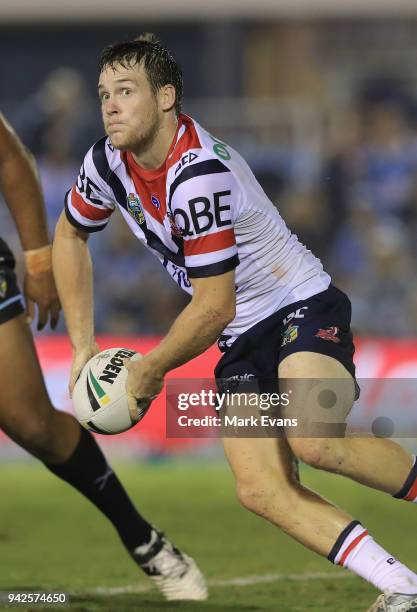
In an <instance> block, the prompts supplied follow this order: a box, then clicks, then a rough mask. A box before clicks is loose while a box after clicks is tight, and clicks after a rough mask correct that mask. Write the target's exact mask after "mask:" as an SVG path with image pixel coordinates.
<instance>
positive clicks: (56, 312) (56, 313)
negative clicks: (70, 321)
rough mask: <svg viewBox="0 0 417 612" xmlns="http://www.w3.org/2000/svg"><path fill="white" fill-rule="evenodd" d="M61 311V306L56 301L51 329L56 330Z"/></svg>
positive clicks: (52, 309) (53, 306)
mask: <svg viewBox="0 0 417 612" xmlns="http://www.w3.org/2000/svg"><path fill="white" fill-rule="evenodd" d="M60 310H61V306H60V303H59V301H58V300H54V302H53V303H52V306H51V313H50V316H51V323H50V324H51V329H55V328H56V326H57V325H58V321H59V313H60Z"/></svg>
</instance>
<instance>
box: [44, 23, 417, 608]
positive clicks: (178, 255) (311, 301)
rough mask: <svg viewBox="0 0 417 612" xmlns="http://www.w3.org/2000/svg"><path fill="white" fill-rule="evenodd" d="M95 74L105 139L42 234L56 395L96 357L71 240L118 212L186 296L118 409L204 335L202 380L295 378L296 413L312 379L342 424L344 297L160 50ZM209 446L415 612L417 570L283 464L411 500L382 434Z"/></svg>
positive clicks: (411, 487)
mask: <svg viewBox="0 0 417 612" xmlns="http://www.w3.org/2000/svg"><path fill="white" fill-rule="evenodd" d="M99 74H100V76H99V83H98V91H99V97H100V101H101V109H102V116H103V122H104V128H105V131H106V134H107V136H105V137H104V138H102V139H101V140H99V141H98V142H96V143H95V144H94V145H93V146H92V148H91V149H90V150H89V151H88V153H87V154H86V156H85V159H84V161H83V164H82V166H81V170H80V174H79V176H78V179H77V181H76V184H75V185H74V186H73V187H72V189H70V191H69V192H68V193H67V195H66V202H65V211H64V212H63V213H62V215H61V217H60V220H59V222H58V225H57V229H56V236H55V241H54V253H53V259H54V270H55V277H56V281H57V288H58V293H59V295H60V298H61V301H62V304H63V309H64V312H65V316H66V320H67V325H68V330H69V334H70V337H71V341H72V344H73V347H74V361H73V366H72V373H71V381H70V386H71V387H72V386H73V385H74V381H75V380H76V378H77V376H78V374H79V372H80V370H81V368H82V366H83V365H84V364H85V362H86V360H87V359H88V358H89V357H91V356H92V355H94V354H95V353H96V351H97V348H96V344H95V340H94V319H93V287H92V272H91V262H90V257H89V250H88V245H87V239H88V236H89V234H90V233H92V232H97V231H101V230H104V228H105V227H106V225H107V223H108V221H109V218H110V216H111V214H112V213H113V211H114V210H115V209H119V211H120V212H121V214H122V216H123V217H124V219H125V220H126V222H127V224H128V225H129V227H130V229H131V230H132V232H133V233H134V234H135V235H136V237H137V238H138V239H139V240H140V241H141V242H142V243H143V244H144V245H145V246H147V247H148V248H149V249H150V250H151V252H152V253H154V254H155V255H156V257H157V258H158V259H159V260H160V262H161V263H162V265H163V266H164V267H165V268H166V270H167V272H168V273H169V274H170V275H171V276H172V278H173V279H174V280H175V281H176V282H177V283H178V285H180V286H181V287H182V288H183V289H184V290H185V291H187V292H188V293H189V294H190V295H191V296H192V298H191V301H190V303H189V304H188V305H187V306H186V307H185V308H184V310H183V311H182V312H181V313H180V315H179V316H178V317H177V319H176V320H175V321H174V322H173V325H172V327H171V329H170V330H169V332H168V334H167V335H166V336H165V338H164V339H163V340H162V341H161V343H160V344H159V345H158V346H157V347H156V348H154V349H153V350H152V351H150V352H149V353H148V354H147V355H146V356H145V357H144V358H143V359H142V360H141V361H139V362H129V363H128V364H127V366H128V369H129V377H128V382H127V390H128V396H129V401H130V407H131V411H132V414H134V413H135V410H136V400H139V399H143V398H151V397H152V396H154V395H156V394H158V393H159V392H160V390H161V388H162V385H163V381H164V377H165V375H166V373H167V372H169V371H170V370H172V369H173V368H176V367H178V366H180V365H182V364H184V363H186V362H187V361H188V360H190V359H192V358H193V357H195V356H196V355H199V354H200V353H202V352H203V351H204V350H205V349H207V348H208V347H209V346H210V345H211V344H212V343H213V342H214V341H215V340H216V339H217V340H218V342H219V347H220V349H221V350H222V351H223V353H224V355H223V356H222V358H221V359H220V361H219V363H218V365H217V367H216V370H215V374H216V378H217V379H240V380H248V378H249V377H255V378H256V379H257V380H258V381H259V384H260V385H261V383H262V381H269V380H270V379H277V378H278V379H279V380H282V381H287V383H286V384H287V385H288V380H291V379H292V381H293V382H294V381H297V384H296V388H297V393H296V394H295V395H296V398H297V399H296V402H298V406H297V405H296V406H295V408H296V409H297V408H298V410H299V413H301V414H307V415H308V414H309V411H310V410H312V411H313V410H316V409H317V406H316V404H315V402H314V401H311V403H309V402H310V400H311V398H312V397H313V396H314V394H312V393H311V384H310V382H309V381H311V380H313V379H315V380H317V379H319V380H325V381H326V386H327V391H328V392H330V393H331V394H333V395H334V396H335V397H337V409H338V411H339V415H341V416H342V417H343V419H345V418H346V415H347V414H348V413H349V410H350V409H351V407H352V404H353V401H354V399H355V387H356V385H355V378H354V377H355V367H354V364H353V360H352V357H353V352H354V347H353V344H352V334H351V331H350V315H351V312H350V302H349V300H348V298H347V296H346V295H345V294H344V293H343V292H342V291H340V290H339V289H337V288H336V287H334V286H333V285H332V284H331V279H330V277H329V275H328V274H327V273H326V272H325V271H324V270H323V267H322V265H321V263H320V261H319V260H318V259H317V258H316V257H314V255H313V254H312V253H311V252H310V251H308V250H307V249H306V248H305V247H304V246H303V245H302V244H301V243H300V242H299V241H298V239H297V237H296V236H295V235H293V234H291V232H290V231H289V229H288V228H287V227H286V226H285V224H284V222H283V220H282V218H281V217H280V215H279V213H278V212H277V210H276V208H275V207H274V206H273V204H272V203H271V202H270V201H269V200H268V199H267V197H266V195H265V193H264V192H263V191H262V189H261V187H260V186H259V184H258V183H257V181H256V179H255V177H254V176H253V174H252V172H251V170H250V168H249V167H248V165H247V164H246V163H245V161H244V160H243V159H242V158H241V157H240V156H239V154H238V153H236V152H235V151H234V150H232V149H231V147H229V146H227V145H226V144H224V143H222V142H221V141H219V140H218V139H217V138H214V137H213V136H211V135H210V134H209V133H207V132H206V131H205V130H204V129H203V128H202V127H201V126H200V125H199V124H198V123H197V122H196V121H194V120H193V119H192V118H190V117H188V116H187V115H185V114H182V113H181V98H182V88H183V81H182V72H181V69H180V67H179V65H178V63H177V62H176V60H175V59H174V58H173V56H172V55H171V53H170V52H169V50H167V49H166V48H164V47H163V46H162V45H161V44H160V43H159V42H158V41H157V40H156V39H155V38H154V37H153V36H152V35H142V36H140V37H139V38H137V39H135V40H133V41H131V42H123V43H117V44H114V45H111V46H109V47H107V48H105V49H104V51H103V52H102V55H101V59H100V63H99ZM333 381H334V384H333ZM340 382H342V383H344V385H343V386H344V390H343V391H342V392H340V385H339V384H338V383H340ZM313 404H314V405H313ZM224 448H225V452H226V456H227V459H228V461H229V463H230V465H231V468H232V470H233V473H234V476H235V478H236V485H237V494H238V498H239V500H240V501H241V503H242V504H243V505H244V506H245V507H246V508H248V509H249V510H251V511H252V512H255V513H257V514H259V515H260V516H262V517H264V518H266V519H267V520H269V521H271V522H272V523H274V524H275V525H277V526H278V527H280V528H281V529H282V530H284V531H285V532H286V533H288V534H289V535H291V536H292V537H294V538H295V539H296V540H298V541H299V542H301V543H302V544H304V545H305V546H306V547H308V548H309V549H310V550H313V551H315V552H316V553H318V554H320V555H323V556H325V557H327V558H328V559H329V560H330V561H331V562H332V563H334V564H337V565H341V566H344V567H347V568H349V569H350V570H352V571H353V572H355V573H356V574H357V575H359V576H361V577H362V578H364V579H365V580H368V581H369V582H370V583H372V584H373V585H374V586H375V587H376V588H377V589H379V590H380V591H382V594H381V595H380V597H379V598H378V600H377V602H376V603H375V604H374V605H373V606H372V607H371V610H373V611H374V612H375V611H377V610H384V611H393V610H404V611H405V610H417V575H416V574H415V573H414V572H412V571H411V570H410V569H408V568H407V567H405V566H404V565H403V564H402V563H400V562H399V561H398V560H396V559H395V558H394V557H393V556H392V555H391V554H390V553H388V552H387V551H385V550H384V549H383V548H382V547H381V546H380V545H379V544H377V543H376V542H375V541H374V539H373V538H372V536H371V535H370V534H369V533H368V531H367V530H366V529H365V527H364V526H362V524H361V523H360V522H359V521H357V520H354V519H353V517H351V516H349V514H347V513H346V512H344V511H343V510H341V509H339V508H336V507H335V506H334V505H332V504H331V503H329V502H328V501H326V500H324V499H322V498H321V497H320V496H319V495H317V494H316V493H314V492H313V491H311V490H309V489H307V488H305V487H304V486H303V485H302V484H301V483H300V482H299V479H298V477H297V473H296V470H294V459H295V458H299V459H301V460H302V461H304V462H305V463H307V464H309V465H311V466H314V467H315V468H318V469H322V470H326V471H329V472H334V473H338V474H343V475H344V476H348V477H349V478H352V479H354V480H356V481H357V482H359V483H361V484H364V485H366V486H369V487H373V488H374V489H379V490H381V491H384V492H386V493H389V494H391V495H393V496H395V497H398V498H403V499H407V500H410V501H416V500H417V464H416V461H415V458H414V457H412V456H410V455H409V454H408V453H407V452H406V451H405V450H403V449H402V448H401V447H400V446H399V445H397V444H395V443H393V442H392V441H390V440H386V439H369V438H367V439H364V438H345V437H343V436H342V435H340V436H339V437H330V436H328V437H313V436H305V437H302V436H298V437H296V436H291V435H287V436H283V437H275V438H273V437H269V438H264V439H260V438H255V437H254V438H233V437H228V438H225V440H224Z"/></svg>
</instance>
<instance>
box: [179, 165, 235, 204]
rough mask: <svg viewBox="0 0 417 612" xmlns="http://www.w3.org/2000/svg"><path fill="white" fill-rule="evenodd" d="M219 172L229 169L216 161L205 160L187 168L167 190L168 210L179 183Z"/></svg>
mask: <svg viewBox="0 0 417 612" xmlns="http://www.w3.org/2000/svg"><path fill="white" fill-rule="evenodd" d="M219 172H230V170H229V168H228V167H227V166H225V165H224V164H222V162H221V161H220V160H218V159H207V160H206V161H202V162H199V163H198V164H193V165H192V166H187V167H186V168H184V170H183V171H182V172H181V174H180V175H179V176H177V178H176V179H175V181H173V182H172V184H171V187H170V188H169V198H168V208H169V210H170V211H171V213H172V210H171V201H172V197H173V195H174V192H175V190H176V189H177V187H178V186H179V185H181V183H184V182H185V181H188V180H190V179H192V178H195V177H196V176H204V175H205V174H218V173H219Z"/></svg>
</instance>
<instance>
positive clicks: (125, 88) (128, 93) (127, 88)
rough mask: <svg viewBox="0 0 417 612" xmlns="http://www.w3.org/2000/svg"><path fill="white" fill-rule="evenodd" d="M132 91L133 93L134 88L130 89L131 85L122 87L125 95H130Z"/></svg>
mask: <svg viewBox="0 0 417 612" xmlns="http://www.w3.org/2000/svg"><path fill="white" fill-rule="evenodd" d="M131 93H132V90H131V89H129V87H124V88H123V89H122V95H123V96H128V95H130V94H131Z"/></svg>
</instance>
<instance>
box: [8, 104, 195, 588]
mask: <svg viewBox="0 0 417 612" xmlns="http://www.w3.org/2000/svg"><path fill="white" fill-rule="evenodd" d="M0 188H1V191H2V193H3V195H4V198H5V200H6V203H7V205H8V208H9V210H10V212H11V214H12V217H13V219H14V221H15V223H16V227H17V230H18V233H19V237H20V240H21V244H22V247H23V249H24V256H25V263H26V274H25V281H24V293H25V300H24V299H23V297H22V295H21V293H20V291H19V288H18V286H17V284H16V278H15V274H14V265H15V261H14V257H13V255H12V253H11V251H10V250H9V248H8V247H7V245H6V243H5V242H4V241H3V240H2V239H0V371H1V373H2V382H1V385H0V427H1V428H2V429H3V430H4V431H5V432H6V434H7V435H9V436H10V437H11V438H12V439H13V440H14V441H15V442H17V444H19V445H20V446H22V447H23V448H24V449H25V450H27V451H28V452H29V453H31V454H32V455H34V456H35V457H37V458H38V459H40V460H41V461H43V463H44V464H45V466H46V467H47V468H48V469H49V470H50V471H51V472H52V473H53V474H55V475H56V476H58V477H60V478H62V479H63V480H65V481H66V482H68V483H69V484H70V485H72V486H73V487H74V488H75V489H77V490H78V491H79V492H80V493H82V494H83V495H85V497H87V498H88V499H89V500H90V501H91V502H92V503H93V504H94V505H95V506H96V507H97V508H98V509H99V510H101V512H102V513H103V514H104V515H105V516H106V517H107V518H108V519H109V520H110V521H111V522H112V524H113V525H114V527H115V528H116V530H117V532H118V534H119V536H120V538H121V540H122V542H123V544H124V546H125V548H126V550H127V551H128V552H129V554H130V555H131V557H132V558H133V560H134V561H135V562H136V563H137V564H138V565H139V566H140V567H141V568H142V570H143V571H144V572H145V573H146V574H147V575H148V576H150V577H151V578H152V579H153V581H154V582H155V584H156V585H157V587H158V588H159V589H160V590H161V591H162V593H163V594H164V595H165V597H166V598H167V599H205V598H206V596H207V593H206V586H205V583H204V579H203V576H202V574H201V572H200V571H199V569H198V568H197V566H196V564H195V562H194V561H193V560H192V559H191V558H190V557H188V556H187V555H184V554H183V553H181V552H180V551H179V550H178V549H177V548H175V547H174V546H173V545H172V544H171V543H170V542H169V541H168V540H167V539H166V538H165V537H164V535H163V534H162V533H161V532H160V531H158V530H157V529H156V528H155V527H153V526H152V525H151V524H149V523H148V522H147V521H146V520H145V519H144V518H143V517H142V516H141V515H140V514H139V513H138V511H137V510H136V508H135V507H134V505H133V503H132V501H131V500H130V499H129V497H128V495H127V493H126V491H125V490H124V488H123V486H122V485H121V483H120V482H119V480H118V478H117V476H116V475H115V473H114V472H113V470H112V469H111V467H110V466H109V465H108V463H107V462H106V459H105V457H104V455H103V453H102V452H101V450H100V448H99V446H98V445H97V443H96V441H95V439H94V437H93V436H92V435H91V434H90V433H89V432H87V431H86V430H85V429H83V428H82V427H81V426H80V425H79V423H78V421H77V420H76V419H75V418H74V417H73V416H71V415H70V414H67V413H66V412H60V411H58V410H55V409H54V407H53V406H52V404H51V402H50V399H49V397H48V394H47V391H46V388H45V384H44V381H43V378H42V374H41V370H40V366H39V362H38V360H37V356H36V352H35V348H34V344H33V339H32V335H31V333H30V328H29V326H28V322H27V319H28V318H29V319H33V317H34V315H35V312H34V309H35V306H36V307H37V310H38V329H42V328H43V327H44V326H45V325H46V324H47V323H48V319H49V321H50V324H51V327H52V328H54V327H55V326H56V324H57V321H58V316H59V311H60V303H59V299H58V296H57V293H56V288H55V284H54V280H53V275H52V257H51V245H50V244H49V242H48V233H47V225H46V217H45V210H44V205H43V200H42V194H41V188H40V183H39V180H38V177H37V173H36V167H35V164H34V160H33V158H32V156H31V154H30V153H29V152H28V151H27V150H26V149H25V148H24V147H23V145H22V143H21V142H20V141H19V139H18V138H17V136H16V134H15V133H14V132H13V131H12V129H11V127H10V126H9V125H8V124H7V123H6V121H5V119H4V118H3V117H2V115H0ZM25 304H26V310H25Z"/></svg>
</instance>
